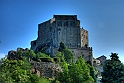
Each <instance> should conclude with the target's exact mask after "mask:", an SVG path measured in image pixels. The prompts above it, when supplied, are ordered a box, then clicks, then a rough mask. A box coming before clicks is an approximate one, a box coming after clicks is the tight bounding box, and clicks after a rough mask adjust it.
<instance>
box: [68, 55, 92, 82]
mask: <svg viewBox="0 0 124 83" xmlns="http://www.w3.org/2000/svg"><path fill="white" fill-rule="evenodd" d="M69 74H70V78H71V83H78V82H80V83H92V82H93V81H94V80H93V78H92V77H91V76H90V70H89V68H88V66H87V64H86V63H85V61H84V59H83V58H81V57H79V58H78V60H77V61H76V63H73V64H72V65H70V66H69Z"/></svg>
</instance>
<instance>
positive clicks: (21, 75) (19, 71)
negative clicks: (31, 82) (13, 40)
mask: <svg viewBox="0 0 124 83" xmlns="http://www.w3.org/2000/svg"><path fill="white" fill-rule="evenodd" d="M24 66H28V65H25V62H23V61H22V60H19V61H18V60H8V59H4V60H2V65H1V67H0V68H1V69H0V78H1V79H3V80H2V82H3V83H4V82H5V83H17V82H18V83H26V82H27V81H28V79H29V78H30V77H29V76H28V75H27V74H28V73H29V69H23V68H24Z"/></svg>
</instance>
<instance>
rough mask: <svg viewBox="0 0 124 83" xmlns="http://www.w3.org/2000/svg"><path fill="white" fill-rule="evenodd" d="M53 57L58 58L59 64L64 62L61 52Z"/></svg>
mask: <svg viewBox="0 0 124 83" xmlns="http://www.w3.org/2000/svg"><path fill="white" fill-rule="evenodd" d="M54 57H58V58H60V61H61V62H65V59H64V54H63V53H62V52H58V53H57V54H56V55H54Z"/></svg>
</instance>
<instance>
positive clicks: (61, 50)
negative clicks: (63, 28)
mask: <svg viewBox="0 0 124 83" xmlns="http://www.w3.org/2000/svg"><path fill="white" fill-rule="evenodd" d="M64 49H66V46H65V44H64V43H63V42H60V46H59V49H58V51H60V52H63V50H64Z"/></svg>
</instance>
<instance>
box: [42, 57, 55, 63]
mask: <svg viewBox="0 0 124 83" xmlns="http://www.w3.org/2000/svg"><path fill="white" fill-rule="evenodd" d="M40 60H41V61H42V62H54V60H53V58H50V57H45V58H40Z"/></svg>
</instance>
